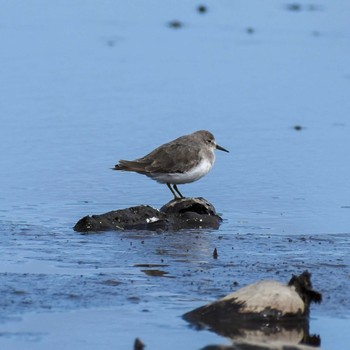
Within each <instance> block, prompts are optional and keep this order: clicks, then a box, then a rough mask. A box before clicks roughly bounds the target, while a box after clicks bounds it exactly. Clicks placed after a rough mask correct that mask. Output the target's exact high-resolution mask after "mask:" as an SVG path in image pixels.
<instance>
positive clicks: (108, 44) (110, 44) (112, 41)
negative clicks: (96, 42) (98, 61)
mask: <svg viewBox="0 0 350 350" xmlns="http://www.w3.org/2000/svg"><path fill="white" fill-rule="evenodd" d="M114 45H115V41H114V40H112V39H109V40H107V46H109V47H113V46H114Z"/></svg>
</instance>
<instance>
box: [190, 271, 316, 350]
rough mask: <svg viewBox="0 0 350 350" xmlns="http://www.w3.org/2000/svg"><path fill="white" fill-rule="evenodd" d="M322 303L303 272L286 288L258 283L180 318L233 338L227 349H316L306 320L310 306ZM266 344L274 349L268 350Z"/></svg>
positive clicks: (272, 283)
mask: <svg viewBox="0 0 350 350" xmlns="http://www.w3.org/2000/svg"><path fill="white" fill-rule="evenodd" d="M321 300H322V296H321V294H320V293H318V292H317V291H315V290H313V289H312V284H311V274H310V273H309V272H308V271H304V272H303V273H302V274H301V275H299V276H294V275H293V277H292V278H291V279H290V281H289V282H288V284H282V283H280V282H277V281H260V282H256V283H254V284H251V285H248V286H246V287H243V288H241V289H239V290H238V291H236V292H234V293H231V294H229V295H227V296H225V297H224V298H221V299H219V300H217V301H214V302H212V303H210V304H207V305H204V306H201V307H199V308H197V309H195V310H192V311H190V312H188V313H186V314H184V315H183V317H184V318H185V319H186V320H187V321H188V322H190V323H192V324H194V325H196V326H197V327H199V328H205V327H208V328H210V329H211V330H213V331H214V332H216V333H218V334H220V335H224V336H227V337H230V338H232V339H233V340H234V341H235V345H234V347H232V346H231V347H229V348H228V349H243V348H244V349H249V348H247V347H243V346H242V347H239V344H241V345H243V344H247V343H252V344H253V343H254V344H255V345H258V344H259V343H260V344H262V343H264V344H265V345H264V346H265V347H262V348H261V349H270V348H271V349H275V348H276V349H278V348H279V347H278V346H279V345H280V344H281V343H284V344H289V345H290V344H293V345H295V344H299V343H304V344H310V345H314V346H315V345H319V343H320V340H319V337H318V336H309V322H308V316H309V311H310V303H311V302H316V303H320V302H321ZM266 342H268V343H269V344H270V345H271V346H272V344H275V345H276V346H277V347H267V346H266ZM278 344H279V345H278ZM213 349H214V348H213ZM217 349H219V348H217ZM254 349H260V347H256V348H254Z"/></svg>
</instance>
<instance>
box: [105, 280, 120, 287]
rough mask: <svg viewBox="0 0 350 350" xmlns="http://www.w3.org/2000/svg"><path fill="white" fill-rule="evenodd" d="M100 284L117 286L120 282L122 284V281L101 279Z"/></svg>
mask: <svg viewBox="0 0 350 350" xmlns="http://www.w3.org/2000/svg"><path fill="white" fill-rule="evenodd" d="M102 284H105V285H106V286H119V285H120V284H122V282H120V281H118V280H115V279H109V280H105V281H103V282H102Z"/></svg>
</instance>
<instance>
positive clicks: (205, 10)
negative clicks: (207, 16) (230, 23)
mask: <svg viewBox="0 0 350 350" xmlns="http://www.w3.org/2000/svg"><path fill="white" fill-rule="evenodd" d="M197 11H198V12H199V13H206V12H207V11H208V8H207V7H206V6H205V5H199V6H198V7H197Z"/></svg>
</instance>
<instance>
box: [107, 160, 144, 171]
mask: <svg viewBox="0 0 350 350" xmlns="http://www.w3.org/2000/svg"><path fill="white" fill-rule="evenodd" d="M111 169H112V170H123V171H136V172H140V173H142V172H144V171H145V166H144V165H143V164H142V163H140V162H137V161H131V160H120V161H119V163H118V164H116V165H115V166H114V168H111Z"/></svg>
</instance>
